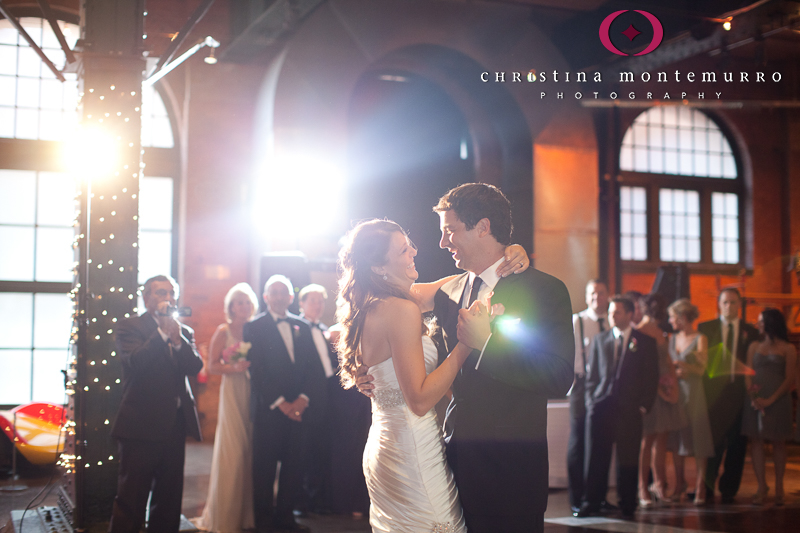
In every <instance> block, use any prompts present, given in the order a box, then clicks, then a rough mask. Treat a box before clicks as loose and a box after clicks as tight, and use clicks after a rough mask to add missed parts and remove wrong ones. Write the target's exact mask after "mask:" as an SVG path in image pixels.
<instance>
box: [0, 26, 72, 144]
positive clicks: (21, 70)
mask: <svg viewBox="0 0 800 533" xmlns="http://www.w3.org/2000/svg"><path fill="white" fill-rule="evenodd" d="M20 20H21V21H24V22H23V25H24V26H25V27H30V28H34V30H33V31H34V33H35V35H36V37H35V39H36V40H39V41H41V42H44V43H48V44H53V43H55V44H54V46H46V47H45V48H44V49H43V51H44V53H45V55H46V56H47V57H48V58H49V59H50V60H51V61H52V62H53V63H54V64H55V65H56V67H57V68H59V69H60V68H62V67H63V65H64V64H65V62H66V60H65V57H64V52H63V51H62V50H61V46H60V45H59V44H58V41H57V40H56V38H55V36H54V34H53V31H52V29H51V28H50V25H49V24H48V23H47V22H46V21H43V19H41V18H37V17H26V18H22V19H20ZM59 26H60V27H61V28H62V31H63V33H64V36H65V38H66V39H67V44H69V45H70V46H73V45H74V44H75V42H76V40H77V36H78V33H79V32H78V26H77V25H75V24H69V23H66V22H59ZM6 31H11V32H13V33H16V30H14V28H13V27H12V26H11V24H10V23H9V22H8V21H7V20H4V19H0V33H2V34H6ZM0 74H6V75H8V76H13V77H12V78H9V79H11V80H13V83H14V84H15V85H14V87H13V90H12V88H11V87H10V86H9V85H8V82H5V81H4V82H3V84H4V86H3V87H0V105H2V104H5V105H7V106H9V107H10V109H11V110H10V112H9V111H6V110H4V111H3V112H2V115H3V116H0V119H2V120H0V136H2V137H16V138H19V139H44V140H63V139H64V138H65V136H66V135H68V134H69V132H68V131H66V130H67V128H69V127H71V126H73V125H74V123H75V119H74V115H75V114H76V111H75V106H76V104H77V75H76V74H75V73H64V77H65V78H66V82H59V81H58V80H56V79H55V75H54V74H53V73H52V72H51V71H50V69H48V68H47V67H45V66H44V64H43V63H42V60H41V59H40V58H39V56H38V55H37V54H36V53H35V52H34V51H33V49H32V48H31V47H30V46H29V45H28V43H27V42H26V41H25V40H23V39H20V38H15V40H14V42H13V43H8V44H0ZM65 95H70V97H69V98H65ZM23 110H24V111H23ZM41 110H44V111H41ZM15 111H16V113H15ZM6 119H8V120H6Z"/></svg>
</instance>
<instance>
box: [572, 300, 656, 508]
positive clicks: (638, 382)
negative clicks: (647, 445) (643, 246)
mask: <svg viewBox="0 0 800 533" xmlns="http://www.w3.org/2000/svg"><path fill="white" fill-rule="evenodd" d="M633 314H634V305H633V302H631V301H630V300H628V299H627V298H623V297H621V296H615V297H614V298H612V299H611V304H610V305H609V307H608V322H609V325H610V326H611V329H610V330H607V331H604V332H603V333H599V334H598V335H597V336H595V338H594V340H593V341H592V345H591V350H590V352H589V359H588V361H587V372H586V392H585V398H586V465H585V467H586V477H585V479H584V491H585V492H584V494H585V495H584V499H583V503H582V504H581V507H580V509H579V510H578V512H576V513H575V516H577V517H586V516H590V515H592V514H594V513H596V512H598V511H599V510H600V504H601V502H602V501H604V500H605V497H606V491H607V490H608V484H607V480H608V470H609V468H610V466H611V451H612V447H613V445H614V444H615V443H616V446H617V495H618V496H619V507H620V510H621V511H622V514H623V516H632V515H633V512H634V511H635V510H636V489H637V484H638V479H639V448H640V445H641V441H642V415H643V414H644V413H646V412H647V411H649V410H650V408H651V407H652V406H653V402H654V401H655V399H656V393H657V389H658V353H657V352H656V341H655V339H653V338H652V337H650V336H648V335H645V334H643V333H639V332H638V331H636V330H634V329H633V324H632V319H633Z"/></svg>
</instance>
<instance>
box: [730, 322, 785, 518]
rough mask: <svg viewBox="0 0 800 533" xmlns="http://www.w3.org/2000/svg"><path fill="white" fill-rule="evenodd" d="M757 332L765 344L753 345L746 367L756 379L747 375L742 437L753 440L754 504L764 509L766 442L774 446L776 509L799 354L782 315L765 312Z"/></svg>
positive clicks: (781, 488)
mask: <svg viewBox="0 0 800 533" xmlns="http://www.w3.org/2000/svg"><path fill="white" fill-rule="evenodd" d="M758 329H759V331H760V332H761V335H763V336H764V340H762V341H761V342H753V343H750V347H749V348H748V350H747V366H749V367H750V368H752V369H753V370H754V371H755V375H753V376H750V375H745V378H744V379H745V385H746V386H747V390H748V391H749V392H750V396H751V401H750V402H746V403H745V406H744V412H743V413H742V434H744V435H747V436H748V437H750V453H751V455H752V456H753V470H755V473H756V479H757V480H758V492H756V494H755V496H753V503H754V504H756V505H762V504H763V503H764V498H765V497H766V496H767V492H768V491H769V487H767V479H766V474H765V472H764V470H765V466H764V462H765V459H764V441H765V440H768V441H770V442H772V459H773V462H774V463H775V505H783V497H784V493H783V474H784V472H785V471H786V440H787V439H789V438H791V436H792V396H791V390H792V382H793V381H794V376H795V367H796V364H797V350H796V349H795V347H794V345H792V344H791V343H790V342H789V333H788V330H787V328H786V320H785V319H784V317H783V313H781V312H780V311H778V310H777V309H764V310H763V311H762V312H761V314H760V315H759V317H758Z"/></svg>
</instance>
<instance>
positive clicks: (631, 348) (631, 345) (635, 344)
mask: <svg viewBox="0 0 800 533" xmlns="http://www.w3.org/2000/svg"><path fill="white" fill-rule="evenodd" d="M638 349H639V343H638V342H636V338H635V337H634V338H633V339H631V342H629V343H628V351H629V352H635V351H636V350H638Z"/></svg>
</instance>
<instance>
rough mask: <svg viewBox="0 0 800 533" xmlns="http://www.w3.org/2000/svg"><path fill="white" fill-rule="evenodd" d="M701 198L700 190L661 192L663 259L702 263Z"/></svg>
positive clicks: (662, 190) (668, 190)
mask: <svg viewBox="0 0 800 533" xmlns="http://www.w3.org/2000/svg"><path fill="white" fill-rule="evenodd" d="M699 210H700V195H699V193H698V192H697V191H687V190H681V189H661V190H660V191H659V212H660V214H659V220H660V221H661V228H660V231H661V260H662V261H689V262H698V261H700V213H699Z"/></svg>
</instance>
